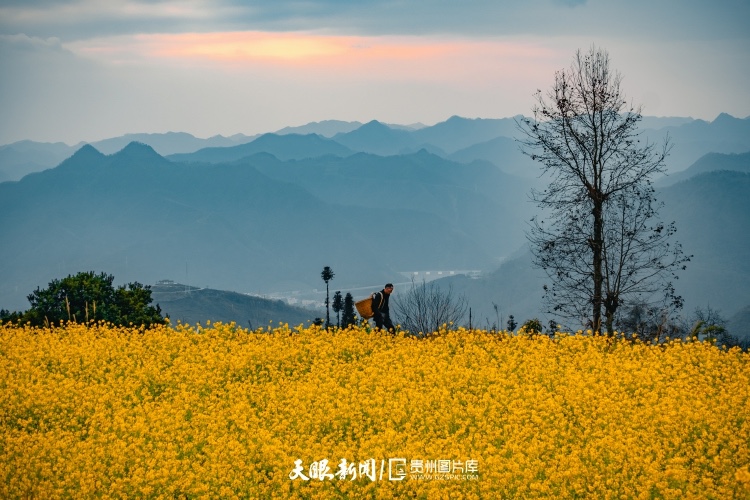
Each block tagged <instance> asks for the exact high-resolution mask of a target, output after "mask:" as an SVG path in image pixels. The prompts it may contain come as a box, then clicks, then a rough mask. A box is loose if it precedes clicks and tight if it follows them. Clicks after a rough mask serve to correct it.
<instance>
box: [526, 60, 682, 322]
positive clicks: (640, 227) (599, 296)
mask: <svg viewBox="0 0 750 500" xmlns="http://www.w3.org/2000/svg"><path fill="white" fill-rule="evenodd" d="M621 79H622V78H621V76H620V74H619V73H618V72H614V71H611V70H610V65H609V55H608V54H607V52H606V51H604V50H601V49H596V48H595V47H592V48H591V49H590V51H589V52H588V53H586V54H582V53H581V51H580V50H579V51H578V52H577V53H576V57H575V58H574V61H573V64H572V65H571V67H570V68H569V69H568V70H562V71H559V72H557V73H556V74H555V83H554V85H553V87H552V89H551V90H550V91H549V92H548V93H547V95H546V97H545V96H544V95H542V92H541V91H537V93H536V101H537V103H536V105H535V106H534V108H533V118H524V119H522V120H521V121H519V127H520V129H521V130H522V132H523V133H524V136H523V138H522V139H521V140H520V142H521V147H522V150H523V152H524V153H525V154H527V155H528V156H530V157H531V158H532V159H534V160H536V161H538V162H540V163H541V164H542V172H543V174H544V175H548V176H549V177H550V183H549V185H548V187H547V189H545V190H544V191H541V192H540V191H536V190H534V191H532V199H533V201H535V202H536V203H537V204H538V205H539V207H540V208H541V209H542V213H544V214H545V215H546V216H544V217H541V216H540V217H535V218H534V219H532V223H531V229H530V231H529V233H528V239H529V241H530V243H531V245H532V251H533V255H534V264H535V265H536V266H538V267H541V268H542V269H544V270H545V272H546V273H547V275H548V276H549V278H550V279H551V282H552V284H551V285H550V286H546V287H545V299H546V301H547V304H548V305H549V306H550V312H554V313H555V314H559V315H561V316H563V317H567V318H569V319H575V320H578V321H580V322H581V323H582V324H588V325H589V326H590V327H591V328H593V329H595V330H597V331H598V330H601V327H602V322H603V320H604V323H605V325H604V326H606V329H607V331H608V332H609V333H611V332H612V331H613V322H614V320H615V317H616V314H617V311H618V309H619V307H620V306H621V305H623V304H625V303H627V302H628V301H633V302H635V301H638V302H644V301H652V302H660V303H662V304H663V306H664V307H666V308H672V309H674V308H680V307H681V306H682V299H681V297H679V296H678V295H676V293H675V289H674V287H673V286H672V280H673V279H676V278H677V276H676V274H675V273H676V271H677V270H679V269H680V268H683V269H684V267H685V266H684V264H685V262H687V261H689V257H685V256H683V253H682V249H681V246H680V245H679V244H670V243H669V240H670V239H671V237H672V236H673V234H674V232H675V226H674V224H669V225H665V224H663V223H661V222H660V221H659V220H658V209H659V207H660V204H659V203H658V202H657V200H656V197H655V192H654V189H653V187H652V180H651V178H652V176H654V175H655V174H658V173H660V172H663V171H664V160H665V158H666V156H667V154H668V153H669V149H670V145H669V138H667V139H665V141H664V144H663V145H661V146H659V147H657V146H656V145H655V144H652V143H648V142H641V139H640V133H639V132H638V123H639V122H640V120H641V108H640V107H638V108H635V107H633V106H632V105H627V103H626V101H625V98H624V94H623V93H622V91H621V90H620V82H621Z"/></svg>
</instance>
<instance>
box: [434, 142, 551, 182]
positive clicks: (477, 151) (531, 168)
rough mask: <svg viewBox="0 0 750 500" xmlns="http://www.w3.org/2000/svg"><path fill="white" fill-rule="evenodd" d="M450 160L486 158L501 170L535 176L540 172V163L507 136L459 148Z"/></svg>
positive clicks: (521, 175)
mask: <svg viewBox="0 0 750 500" xmlns="http://www.w3.org/2000/svg"><path fill="white" fill-rule="evenodd" d="M448 157H449V158H450V159H451V160H455V161H460V162H470V161H473V160H486V161H489V162H491V163H492V164H494V165H496V166H497V167H499V168H500V169H501V170H502V171H503V172H507V173H509V174H512V175H515V176H518V177H524V178H537V177H539V175H540V174H541V168H540V164H539V163H538V162H535V161H533V160H531V158H529V157H528V156H526V155H525V154H523V153H522V152H521V150H520V149H519V145H518V143H517V142H516V141H515V140H514V139H511V138H509V137H503V136H501V137H496V138H494V139H491V140H489V141H486V142H480V143H478V144H474V145H472V146H469V147H468V148H464V149H460V150H458V151H456V152H455V153H453V154H451V155H449V156H448Z"/></svg>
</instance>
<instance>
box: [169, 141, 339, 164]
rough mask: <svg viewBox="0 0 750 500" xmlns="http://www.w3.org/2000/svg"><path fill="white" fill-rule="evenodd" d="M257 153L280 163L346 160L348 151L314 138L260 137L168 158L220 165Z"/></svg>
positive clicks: (337, 145) (330, 142) (336, 144)
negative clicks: (329, 158) (321, 158)
mask: <svg viewBox="0 0 750 500" xmlns="http://www.w3.org/2000/svg"><path fill="white" fill-rule="evenodd" d="M257 153H269V154H272V155H274V156H275V157H277V158H279V159H281V160H291V159H304V158H315V157H318V156H327V155H335V156H349V155H351V154H352V151H351V150H350V149H348V148H347V147H345V146H342V145H341V144H339V143H338V142H336V141H333V140H331V139H326V138H325V137H321V136H319V135H317V134H306V135H300V134H284V135H279V134H263V135H262V136H260V137H258V138H257V139H255V140H254V141H252V142H248V143H247V144H240V145H238V146H232V147H228V148H204V149H201V150H200V151H196V152H195V153H184V154H174V155H170V156H169V159H170V160H172V161H187V162H208V163H221V162H226V161H235V160H239V159H241V158H244V157H246V156H251V155H254V154H257Z"/></svg>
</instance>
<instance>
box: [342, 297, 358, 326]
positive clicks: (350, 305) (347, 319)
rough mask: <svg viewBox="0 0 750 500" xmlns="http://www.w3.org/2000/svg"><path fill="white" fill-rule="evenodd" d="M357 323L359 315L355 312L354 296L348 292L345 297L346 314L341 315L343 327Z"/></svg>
mask: <svg viewBox="0 0 750 500" xmlns="http://www.w3.org/2000/svg"><path fill="white" fill-rule="evenodd" d="M356 324H357V316H356V314H355V312H354V297H352V294H351V293H347V294H346V296H345V297H344V314H343V315H342V317H341V328H346V327H347V326H349V325H356Z"/></svg>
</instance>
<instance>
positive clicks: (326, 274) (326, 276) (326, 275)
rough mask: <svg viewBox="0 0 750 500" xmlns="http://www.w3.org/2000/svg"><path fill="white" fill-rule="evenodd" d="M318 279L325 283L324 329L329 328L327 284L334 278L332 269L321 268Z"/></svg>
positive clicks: (329, 315) (329, 314)
mask: <svg viewBox="0 0 750 500" xmlns="http://www.w3.org/2000/svg"><path fill="white" fill-rule="evenodd" d="M320 277H321V278H323V281H325V282H326V328H328V327H329V326H331V313H330V307H329V305H330V299H329V296H328V282H329V281H331V280H332V279H333V277H334V274H333V269H331V268H330V267H328V266H325V267H324V268H323V271H322V272H321V273H320Z"/></svg>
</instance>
